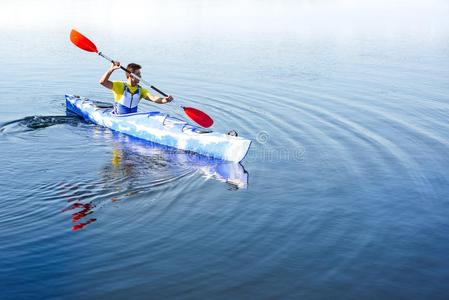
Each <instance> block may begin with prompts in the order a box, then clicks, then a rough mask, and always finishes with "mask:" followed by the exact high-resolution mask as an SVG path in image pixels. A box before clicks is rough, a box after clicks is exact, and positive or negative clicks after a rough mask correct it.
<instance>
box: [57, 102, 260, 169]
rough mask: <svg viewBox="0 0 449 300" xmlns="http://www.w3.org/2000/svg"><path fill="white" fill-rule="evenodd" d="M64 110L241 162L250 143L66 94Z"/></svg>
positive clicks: (164, 117) (158, 115) (164, 142)
mask: <svg viewBox="0 0 449 300" xmlns="http://www.w3.org/2000/svg"><path fill="white" fill-rule="evenodd" d="M65 99H66V106H67V110H68V111H70V112H72V113H75V114H76V115H78V116H80V117H82V118H84V119H85V120H86V121H90V122H92V123H95V124H97V125H101V126H104V127H107V128H110V129H112V130H115V131H119V132H121V133H124V134H127V135H130V136H134V137H136V138H140V139H143V140H147V141H151V142H154V143H158V144H161V145H165V146H169V147H173V148H177V149H181V150H185V151H191V152H195V153H198V154H202V155H205V156H209V157H214V158H217V159H221V160H226V161H232V162H240V161H242V160H243V158H244V157H245V156H246V154H247V153H248V150H249V147H250V145H251V141H250V140H248V139H245V138H242V137H238V136H234V135H230V134H224V133H218V132H213V131H211V130H205V129H204V128H201V127H197V126H194V125H191V124H188V123H187V122H185V121H183V120H181V119H178V118H175V117H172V116H170V115H168V114H166V113H162V112H138V113H132V114H125V115H118V114H115V113H114V110H113V107H112V105H111V104H105V103H104V102H99V101H94V100H91V99H88V98H84V97H79V96H75V95H65Z"/></svg>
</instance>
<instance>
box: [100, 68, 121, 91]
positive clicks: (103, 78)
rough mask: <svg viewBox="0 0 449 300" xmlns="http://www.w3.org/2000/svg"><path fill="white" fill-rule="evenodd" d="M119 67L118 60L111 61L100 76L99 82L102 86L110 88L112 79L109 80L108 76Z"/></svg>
mask: <svg viewBox="0 0 449 300" xmlns="http://www.w3.org/2000/svg"><path fill="white" fill-rule="evenodd" d="M117 69H120V62H118V61H114V62H112V65H111V66H110V67H109V69H108V70H107V71H106V73H104V75H103V76H101V78H100V84H101V85H102V86H104V87H105V88H108V89H110V90H112V85H113V84H112V81H110V80H109V76H111V74H112V72H114V71H115V70H117Z"/></svg>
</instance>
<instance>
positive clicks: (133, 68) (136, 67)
mask: <svg viewBox="0 0 449 300" xmlns="http://www.w3.org/2000/svg"><path fill="white" fill-rule="evenodd" d="M141 68H142V67H141V66H140V65H138V64H135V63H130V64H129V65H128V66H127V67H126V70H127V71H128V72H130V73H133V74H136V75H137V76H139V77H140V76H141V74H140V69H141ZM128 72H126V79H127V80H128V83H129V84H131V85H132V86H134V85H137V84H138V83H139V79H137V78H134V77H133V76H132V75H130V74H129V73H128Z"/></svg>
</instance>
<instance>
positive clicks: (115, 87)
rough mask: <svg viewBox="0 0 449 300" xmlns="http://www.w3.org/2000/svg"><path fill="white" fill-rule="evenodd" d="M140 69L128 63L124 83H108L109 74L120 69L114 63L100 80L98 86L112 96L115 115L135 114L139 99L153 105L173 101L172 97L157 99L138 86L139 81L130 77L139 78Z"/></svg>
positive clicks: (116, 63) (117, 64)
mask: <svg viewBox="0 0 449 300" xmlns="http://www.w3.org/2000/svg"><path fill="white" fill-rule="evenodd" d="M141 68H142V67H141V66H140V65H138V64H135V63H130V64H129V65H128V66H127V67H126V70H127V71H128V72H126V73H125V74H126V82H123V81H110V80H109V77H110V76H111V74H112V73H113V72H114V71H115V70H117V69H120V62H118V61H117V62H114V63H113V64H112V65H111V66H110V67H109V69H108V70H107V71H106V73H104V74H103V76H102V77H101V78H100V84H101V85H102V86H104V87H106V88H108V89H110V90H112V92H113V94H114V100H115V101H114V111H115V113H116V114H130V113H136V112H137V106H138V105H139V102H140V99H146V100H149V101H153V102H155V103H159V104H164V103H168V102H170V101H172V100H173V97H172V96H167V97H158V96H154V95H152V94H150V92H149V91H148V90H147V89H146V88H144V87H142V86H140V85H139V79H137V78H135V77H133V76H132V75H131V73H132V74H135V75H137V76H139V77H141V76H142V75H141V73H140V69H141Z"/></svg>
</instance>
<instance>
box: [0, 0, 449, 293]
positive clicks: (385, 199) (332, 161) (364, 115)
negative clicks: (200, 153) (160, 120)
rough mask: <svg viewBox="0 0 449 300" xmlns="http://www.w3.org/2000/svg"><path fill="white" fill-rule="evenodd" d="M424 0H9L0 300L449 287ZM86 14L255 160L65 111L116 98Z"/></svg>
mask: <svg viewBox="0 0 449 300" xmlns="http://www.w3.org/2000/svg"><path fill="white" fill-rule="evenodd" d="M424 2H425V1H421V2H420V1H411V3H413V4H414V6H413V5H412V8H411V10H412V11H402V13H399V12H401V9H403V8H404V7H402V6H400V5H399V6H398V7H395V9H396V10H394V11H393V12H391V11H390V10H388V9H389V8H391V7H387V8H385V10H382V9H381V8H379V7H377V10H376V9H374V8H373V10H372V11H373V12H374V13H379V12H382V11H387V10H388V15H387V16H386V17H385V18H384V19H382V17H381V16H380V15H372V14H370V13H367V11H366V10H370V9H371V8H372V7H369V6H368V7H367V8H364V7H363V6H362V7H360V6H357V5H355V4H354V5H355V7H354V8H353V11H352V12H351V7H346V6H344V5H343V4H341V5H340V4H335V5H336V7H333V6H332V5H331V4H329V3H332V2H318V3H317V4H315V5H314V4H310V3H308V2H298V3H296V2H288V1H286V2H284V3H283V4H279V3H277V2H275V1H272V2H270V1H266V2H263V3H262V4H261V5H260V7H259V10H257V9H256V10H252V6H251V5H256V3H254V2H248V3H247V4H240V5H242V6H241V7H238V6H236V5H237V2H235V3H231V4H226V3H227V2H222V4H216V5H212V4H211V3H210V2H207V1H204V2H203V1H192V2H191V4H189V5H186V4H183V3H184V2H182V1H172V2H169V3H170V4H166V5H165V6H157V7H151V5H149V7H146V8H152V10H151V14H150V15H149V16H150V17H151V18H148V20H145V19H144V20H140V19H139V20H137V21H136V22H137V23H136V24H135V26H136V28H138V30H136V31H130V30H128V29H123V26H125V25H124V24H123V21H122V20H120V18H119V17H117V16H115V15H114V13H116V11H114V9H118V8H119V7H120V5H119V3H115V2H114V3H115V4H114V5H112V7H108V8H104V14H98V15H99V18H100V19H95V18H90V17H89V16H93V15H95V14H96V11H97V12H98V11H99V10H98V7H97V6H101V5H100V4H98V5H97V6H93V7H91V8H90V9H87V8H85V7H83V5H84V6H86V5H87V4H75V2H67V3H66V4H65V5H67V7H64V6H61V5H59V6H57V7H56V8H55V9H56V10H59V14H56V15H55V20H53V21H49V20H48V18H46V17H45V16H46V15H48V14H50V13H49V12H48V11H47V12H46V13H43V12H42V14H43V17H42V19H39V18H40V17H39V15H38V16H33V14H32V12H33V11H32V9H31V8H29V9H28V10H25V12H24V10H23V5H24V4H23V3H22V4H20V3H19V4H16V7H14V6H11V5H12V4H3V3H2V4H0V8H1V7H2V6H3V9H4V10H6V13H4V16H3V17H4V18H5V17H6V18H8V16H7V14H8V12H9V14H11V16H9V18H10V20H9V21H8V22H9V23H8V24H9V26H6V25H5V24H6V23H5V22H6V21H3V22H4V24H3V25H5V26H6V27H5V26H2V29H0V40H1V41H2V43H1V45H0V57H2V59H1V62H2V71H1V75H2V76H1V78H0V88H1V91H2V92H1V96H0V101H1V108H2V109H1V110H0V123H1V125H0V126H1V129H0V146H1V148H0V151H1V152H0V153H1V155H0V167H1V172H0V191H1V194H0V238H1V243H0V257H1V259H0V298H1V299H31V298H32V299H36V297H37V298H39V299H52V298H54V299H57V298H59V299H60V298H64V299H80V298H82V299H106V298H107V299H123V298H145V299H149V298H154V299H163V298H181V299H288V298H290V299H299V298H301V299H445V298H446V299H447V297H448V295H449V288H448V286H449V260H448V253H449V234H448V233H449V219H448V215H449V201H448V199H449V188H448V187H449V174H448V170H449V123H448V118H449V84H448V78H449V30H447V28H449V26H448V23H447V21H445V20H444V18H443V17H444V16H447V15H448V14H449V8H448V5H447V4H444V2H443V1H430V4H429V5H430V8H429V6H425V5H424V4H423V5H422V6H420V5H419V3H424ZM152 3H153V4H154V5H156V3H154V2H152ZM335 3H340V2H339V1H336V2H335ZM417 3H418V4H417ZM426 3H428V2H426ZM50 4H51V3H50V2H49V1H44V4H43V5H44V7H45V5H47V6H51V5H50ZM140 4H141V5H143V4H142V3H140ZM20 5H22V6H20ZM177 5H179V7H178V6H177ZM432 5H433V6H432ZM422 7H425V8H426V9H422V10H421V9H419V8H422ZM19 8H22V9H19ZM35 9H39V8H35ZM40 9H41V10H42V9H43V8H40ZM157 9H159V10H161V12H160V14H159V13H158V11H157ZM413 9H414V10H413ZM70 11H73V13H70ZM83 11H85V12H86V13H85V15H83V16H80V17H79V18H80V19H79V20H77V17H76V15H77V14H79V13H80V12H83ZM101 11H102V10H101ZM304 11H305V12H304ZM344 11H345V12H346V13H347V15H346V14H343V15H340V13H342V12H344ZM348 11H349V12H348ZM26 12H28V15H27V14H26ZM320 12H323V15H322V14H320ZM395 12H396V13H397V15H396V14H395ZM171 13H172V14H171ZM365 13H366V15H364V14H365ZM305 16H307V17H308V18H307V19H306V20H304V18H303V17H305ZM442 16H443V17H442ZM315 17H316V18H317V20H314V18H315ZM401 17H402V18H401ZM155 18H156V19H155ZM332 18H334V19H332ZM377 18H379V19H382V20H383V22H379V24H378V26H376V25H375V23H370V22H372V21H374V20H376V19H377ZM12 19H15V20H18V21H17V22H19V24H18V25H17V28H14V26H12V25H11V22H12ZM65 19H67V20H66V21H65ZM365 19H367V21H366V22H364V20H365ZM7 20H8V19H7ZM44 20H45V21H44ZM170 20H173V22H171V21H170ZM276 20H278V22H275V21H276ZM412 21H413V22H412ZM52 22H53V23H52ZM269 22H272V23H273V24H272V26H270V25H268V23H269ZM332 22H335V24H332ZM68 23H69V24H68ZM165 24H167V26H164V25H165ZM72 26H75V27H77V28H78V29H79V30H80V31H81V32H83V33H85V34H86V35H88V36H89V37H91V38H92V40H93V41H94V42H95V43H97V46H98V47H99V48H100V50H103V51H104V52H105V53H106V54H108V55H109V56H111V57H114V58H117V59H118V60H120V61H122V62H123V63H128V62H131V61H134V62H137V63H140V64H142V65H143V66H144V68H143V70H142V74H143V77H144V78H146V79H147V80H148V81H151V82H153V84H155V85H156V86H158V87H160V88H161V89H163V90H166V91H167V92H168V93H171V94H172V95H173V96H174V97H175V99H176V100H177V101H178V103H179V104H188V105H191V106H194V107H198V108H200V109H202V110H204V111H206V112H208V113H209V114H210V115H211V116H212V117H213V118H214V120H215V125H214V130H217V131H223V132H226V131H228V130H230V129H235V130H237V131H238V132H239V134H240V135H241V136H244V137H248V138H250V139H252V140H253V141H254V142H253V145H252V148H251V150H250V153H249V154H248V156H247V157H246V159H245V160H244V161H243V162H242V165H228V164H223V163H221V162H216V161H204V160H203V159H202V158H201V157H197V156H195V155H189V154H186V153H182V152H175V153H173V152H167V151H165V150H164V149H161V148H160V147H158V146H157V145H152V144H149V143H144V142H141V141H138V140H135V139H130V138H128V137H126V136H123V135H121V134H117V133H112V132H111V131H109V130H107V129H104V128H100V127H97V126H94V125H91V124H86V123H84V122H80V121H79V120H78V119H76V118H71V117H66V116H65V104H64V94H65V93H73V94H79V95H83V96H86V97H91V98H95V99H98V100H108V99H111V95H110V93H109V91H107V90H105V89H104V88H102V87H101V86H100V85H99V84H98V79H99V77H100V76H101V74H102V73H103V72H104V70H105V69H106V68H107V66H108V64H107V63H106V62H105V61H103V60H101V59H100V58H98V57H97V56H96V55H94V54H89V53H86V52H82V51H81V50H79V49H77V48H75V47H74V46H72V45H71V44H70V43H69V41H68V33H69V30H70V28H71V27H72ZM445 26H446V27H445ZM120 28H122V29H120ZM445 28H446V29H445ZM123 76H124V75H123V74H122V73H119V72H117V73H116V74H114V77H113V79H121V78H122V77H123ZM141 109H142V110H155V109H165V110H167V111H176V106H175V105H166V106H156V105H152V104H150V103H144V104H142V105H141ZM223 168H224V169H231V170H233V172H235V173H237V174H239V175H241V176H244V178H246V176H248V182H247V183H248V184H247V185H246V182H245V183H240V184H237V185H236V184H233V183H232V182H230V181H232V180H229V178H225V177H223V176H222V175H221V174H222V173H221V170H222V169H223ZM234 183H235V182H234Z"/></svg>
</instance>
